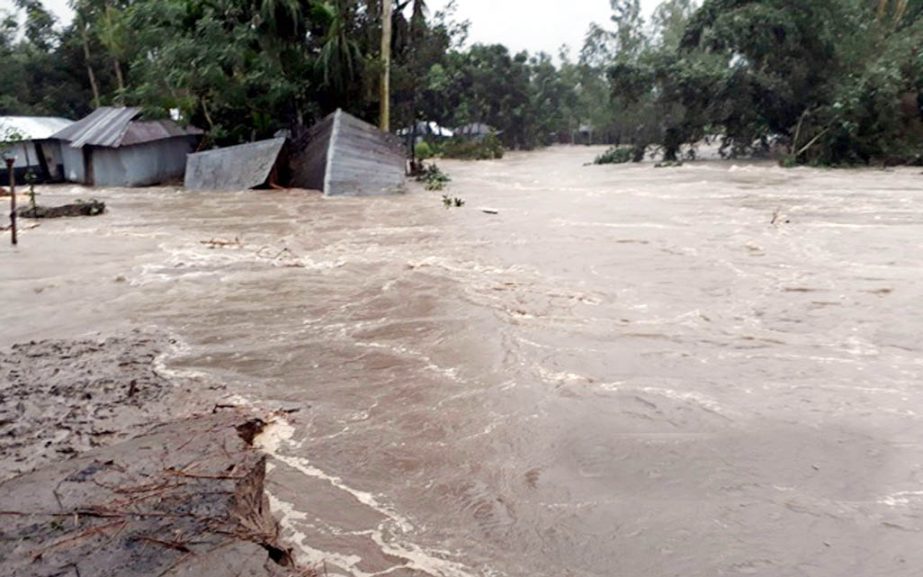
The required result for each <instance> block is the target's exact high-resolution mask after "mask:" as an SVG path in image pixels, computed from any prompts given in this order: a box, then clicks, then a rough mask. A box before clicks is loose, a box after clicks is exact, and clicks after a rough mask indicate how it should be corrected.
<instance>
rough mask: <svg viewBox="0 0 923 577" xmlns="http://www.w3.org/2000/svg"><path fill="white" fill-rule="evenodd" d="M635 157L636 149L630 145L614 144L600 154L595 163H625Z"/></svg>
mask: <svg viewBox="0 0 923 577" xmlns="http://www.w3.org/2000/svg"><path fill="white" fill-rule="evenodd" d="M633 158H634V151H633V150H632V148H631V147H629V146H613V147H611V148H609V150H607V151H606V152H604V153H602V154H600V155H599V156H597V157H596V160H594V161H593V164H624V163H626V162H631V161H632V160H633Z"/></svg>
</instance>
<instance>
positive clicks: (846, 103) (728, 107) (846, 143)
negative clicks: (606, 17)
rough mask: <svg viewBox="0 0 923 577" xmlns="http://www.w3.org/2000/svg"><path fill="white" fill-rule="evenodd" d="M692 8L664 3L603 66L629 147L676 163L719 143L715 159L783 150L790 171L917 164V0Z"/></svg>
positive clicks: (709, 2) (920, 6) (921, 47)
mask: <svg viewBox="0 0 923 577" xmlns="http://www.w3.org/2000/svg"><path fill="white" fill-rule="evenodd" d="M690 7H691V6H690V3H689V2H688V1H685V0H671V1H670V2H666V3H664V4H663V5H662V6H661V8H659V9H658V11H657V12H656V14H655V18H654V24H655V26H654V28H653V31H652V32H651V34H650V36H649V37H648V38H647V39H646V40H645V41H642V42H637V43H635V45H636V46H640V49H632V50H629V51H627V52H626V51H620V52H617V53H616V54H614V55H613V56H612V57H611V58H610V60H609V62H610V64H609V70H608V76H609V82H610V86H611V89H612V95H613V96H612V97H613V101H614V102H615V104H616V107H617V108H618V109H619V112H618V114H619V115H620V116H621V118H622V119H623V122H625V123H626V124H627V125H628V126H627V128H628V132H629V134H630V140H631V141H632V142H633V143H634V145H635V146H636V148H640V147H646V146H648V145H657V146H659V147H660V148H661V149H662V150H663V155H664V159H665V161H667V162H675V161H678V159H679V153H680V150H681V149H682V147H684V146H687V145H692V144H695V143H696V142H698V141H700V140H702V139H703V138H704V137H705V136H707V135H708V134H719V135H720V136H721V144H722V147H721V152H722V153H723V154H725V155H728V156H734V155H740V154H749V153H752V152H754V151H757V150H767V149H768V148H769V147H770V146H772V145H778V144H781V145H783V146H788V147H789V149H790V150H791V154H790V158H789V161H788V162H789V163H815V164H827V165H831V164H854V163H869V162H885V163H889V162H912V161H916V160H917V159H918V158H919V157H920V154H921V153H920V146H921V143H923V114H921V107H920V103H921V102H923V22H921V19H923V1H920V0H909V1H908V0H849V1H843V0H816V1H812V2H802V1H800V0H705V1H704V3H703V4H702V6H701V7H700V8H698V9H697V10H695V11H694V12H693V11H691V10H690ZM617 24H618V21H617ZM617 33H618V31H617V32H615V33H612V34H614V35H617Z"/></svg>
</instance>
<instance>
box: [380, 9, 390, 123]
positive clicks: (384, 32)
mask: <svg viewBox="0 0 923 577" xmlns="http://www.w3.org/2000/svg"><path fill="white" fill-rule="evenodd" d="M393 8H394V5H393V3H392V0H384V2H383V3H382V5H381V114H380V117H379V121H378V126H379V128H381V130H382V131H384V132H391V12H392V9H393Z"/></svg>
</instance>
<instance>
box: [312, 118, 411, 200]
mask: <svg viewBox="0 0 923 577" xmlns="http://www.w3.org/2000/svg"><path fill="white" fill-rule="evenodd" d="M330 146H331V149H330V150H331V153H330V157H329V161H328V162H327V170H326V173H325V180H324V194H326V195H327V196H369V195H378V194H389V193H394V192H400V191H401V190H403V186H404V173H405V164H406V161H405V158H404V154H403V151H402V149H401V146H400V143H399V142H396V141H395V139H392V137H391V136H390V135H388V134H383V133H381V132H380V131H379V130H378V129H377V128H375V127H374V126H371V125H369V124H366V123H364V122H362V121H360V120H358V119H356V118H353V117H351V116H349V115H348V114H342V113H338V122H337V123H336V124H335V125H334V130H333V134H332V136H331V145H330Z"/></svg>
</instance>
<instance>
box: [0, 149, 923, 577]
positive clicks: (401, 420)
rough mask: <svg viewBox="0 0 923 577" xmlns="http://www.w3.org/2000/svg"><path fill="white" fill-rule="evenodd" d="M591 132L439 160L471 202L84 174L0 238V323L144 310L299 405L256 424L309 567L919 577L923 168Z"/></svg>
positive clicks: (249, 380) (197, 359)
mask: <svg viewBox="0 0 923 577" xmlns="http://www.w3.org/2000/svg"><path fill="white" fill-rule="evenodd" d="M598 152H599V149H590V148H566V147H562V148H553V149H550V150H545V151H541V152H535V153H528V154H511V155H509V156H508V158H506V159H504V160H502V161H491V162H480V163H458V162H443V163H441V166H442V167H443V168H444V169H445V170H446V171H447V172H449V174H450V175H451V176H452V178H453V182H452V183H451V184H450V185H449V187H448V189H447V190H446V193H448V194H449V195H451V196H458V197H461V198H464V200H465V201H466V205H465V206H464V207H463V208H457V209H456V208H453V209H444V208H443V206H442V202H441V199H440V196H441V193H437V192H426V191H424V190H422V189H421V188H419V187H415V188H413V190H412V191H411V193H410V194H408V195H405V196H399V197H390V198H373V199H335V200H334V199H322V198H319V197H318V196H317V195H316V194H311V193H306V192H303V191H281V192H280V191H263V192H241V193H228V194H203V193H188V192H181V191H175V190H173V189H166V188H163V189H145V190H100V191H95V192H94V193H93V194H95V195H96V196H97V197H99V198H101V199H103V200H105V201H107V202H108V203H109V205H110V209H111V212H110V213H109V214H108V215H106V216H104V217H101V218H95V219H71V220H66V221H58V222H44V223H42V224H41V226H40V227H39V228H37V229H34V230H26V231H24V233H23V234H22V236H21V245H20V248H19V249H18V250H16V251H11V249H10V248H8V247H7V246H3V247H2V248H0V281H2V284H0V302H2V303H3V304H4V307H3V310H2V312H0V323H2V326H0V345H4V346H6V345H9V344H11V343H13V342H18V341H22V340H28V339H32V338H48V337H61V336H65V337H66V336H76V335H82V334H86V333H89V332H103V333H107V332H111V331H115V330H120V329H124V328H127V327H159V328H160V329H162V330H166V331H169V332H170V333H171V334H173V335H175V336H176V337H177V338H178V339H179V340H180V341H181V343H182V346H181V347H180V348H178V350H177V351H176V352H175V354H174V355H173V356H172V357H171V358H170V359H168V360H167V361H166V364H167V366H168V367H169V369H170V370H172V371H174V372H175V374H177V375H178V376H180V377H182V378H186V379H193V380H197V381H201V382H202V385H203V391H204V390H207V388H206V386H205V385H206V384H207V383H209V382H222V383H226V384H227V385H228V387H229V391H230V393H232V394H233V395H234V396H235V398H237V399H240V400H246V401H247V402H252V403H264V402H284V403H287V404H289V405H298V406H300V407H302V409H301V411H299V412H297V413H293V414H291V415H288V416H287V417H286V420H285V421H280V422H278V423H276V424H275V425H274V426H273V427H272V428H271V429H270V431H269V432H268V433H267V434H265V435H264V438H263V440H262V443H263V445H264V447H265V448H266V450H267V451H269V452H271V453H272V454H273V455H274V458H273V459H272V460H271V462H272V465H271V471H270V474H269V487H270V490H271V492H272V494H273V497H272V505H273V507H274V511H275V512H276V513H277V514H279V515H280V516H281V518H282V522H283V526H284V528H285V531H286V534H287V535H288V536H289V539H290V542H291V543H293V544H294V545H295V546H296V547H297V550H298V554H299V557H300V558H301V559H302V560H303V561H305V562H307V563H309V564H312V565H315V566H317V567H318V568H320V569H321V572H325V573H326V574H327V575H356V576H368V575H382V574H387V575H393V576H405V575H418V576H424V575H432V576H437V577H468V576H483V577H501V576H521V575H547V576H555V577H557V576H561V575H570V576H599V577H603V576H622V575H624V576H642V575H652V576H653V575H656V576H667V575H670V576H673V575H675V576H682V577H693V576H702V577H714V576H723V575H765V576H773V577H776V576H802V575H803V576H818V577H844V576H850V577H857V576H884V575H888V576H905V575H906V576H913V575H919V574H920V571H921V567H923V546H921V543H923V535H921V532H923V417H921V412H923V387H921V373H923V338H921V332H923V305H921V303H923V250H921V248H923V246H921V242H923V175H921V174H920V169H899V170H890V171H881V170H850V171H822V170H813V169H804V168H802V169H794V170H784V169H781V168H779V167H776V166H774V165H772V164H759V163H733V162H697V163H691V164H687V165H685V166H683V167H679V168H670V169H655V168H653V167H652V166H651V165H650V164H644V165H640V166H636V165H631V166H609V167H594V166H583V164H584V163H585V162H588V161H590V160H591V159H592V158H593V156H594V155H595V154H597V153H598ZM45 195H46V196H43V197H39V198H40V200H41V201H45V202H53V201H57V200H62V199H64V198H74V197H77V196H80V195H83V196H84V197H86V196H87V195H88V192H87V191H81V190H79V189H73V188H67V187H62V188H56V189H54V190H49V191H46V192H45ZM485 207H488V208H491V209H495V210H496V211H497V212H498V214H496V215H491V214H486V213H484V212H482V210H481V209H482V208H485ZM774 217H775V219H774ZM773 219H774V220H775V224H772V223H771V221H773ZM7 239H8V237H7V236H2V237H0V241H3V242H6V240H7ZM235 239H236V240H237V241H239V244H237V243H236V241H235ZM209 240H215V241H224V242H231V243H232V244H231V245H225V246H217V247H215V248H210V245H208V244H205V243H203V241H209ZM216 400H218V399H216Z"/></svg>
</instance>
